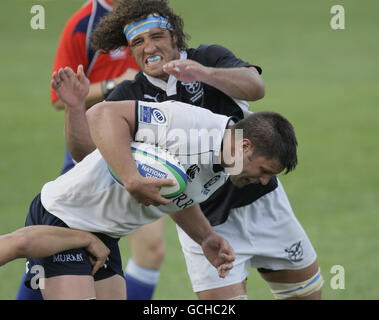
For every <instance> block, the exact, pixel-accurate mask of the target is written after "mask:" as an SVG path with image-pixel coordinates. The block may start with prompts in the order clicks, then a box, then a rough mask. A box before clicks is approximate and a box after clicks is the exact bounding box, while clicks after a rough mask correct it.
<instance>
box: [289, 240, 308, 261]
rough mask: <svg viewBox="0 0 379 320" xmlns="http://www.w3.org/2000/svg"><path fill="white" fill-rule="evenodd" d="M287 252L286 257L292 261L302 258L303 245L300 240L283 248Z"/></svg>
mask: <svg viewBox="0 0 379 320" xmlns="http://www.w3.org/2000/svg"><path fill="white" fill-rule="evenodd" d="M284 251H285V252H287V254H288V259H290V260H291V261H294V262H298V261H301V260H303V258H302V257H303V246H302V244H301V241H299V242H296V243H294V244H293V245H292V246H290V247H289V248H287V249H285V250H284Z"/></svg>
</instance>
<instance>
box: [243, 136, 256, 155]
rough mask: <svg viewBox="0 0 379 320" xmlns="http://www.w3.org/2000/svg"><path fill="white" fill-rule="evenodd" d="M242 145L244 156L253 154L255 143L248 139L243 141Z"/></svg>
mask: <svg viewBox="0 0 379 320" xmlns="http://www.w3.org/2000/svg"><path fill="white" fill-rule="evenodd" d="M241 145H242V150H243V153H244V154H246V153H251V152H252V151H253V149H254V145H253V142H252V141H250V140H249V139H246V138H244V139H242V141H241Z"/></svg>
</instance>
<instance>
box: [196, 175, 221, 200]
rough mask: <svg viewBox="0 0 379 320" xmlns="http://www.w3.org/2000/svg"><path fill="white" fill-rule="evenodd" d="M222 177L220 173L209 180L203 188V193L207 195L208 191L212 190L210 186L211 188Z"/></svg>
mask: <svg viewBox="0 0 379 320" xmlns="http://www.w3.org/2000/svg"><path fill="white" fill-rule="evenodd" d="M220 178H221V176H220V175H217V176H214V177H213V178H212V179H211V180H209V181H208V182H207V183H206V184H205V185H204V189H203V190H201V193H202V194H204V195H206V196H207V195H208V193H209V192H210V191H211V190H210V189H209V188H210V187H211V186H213V185H214V184H215V183H216V182H217V181H218V180H220Z"/></svg>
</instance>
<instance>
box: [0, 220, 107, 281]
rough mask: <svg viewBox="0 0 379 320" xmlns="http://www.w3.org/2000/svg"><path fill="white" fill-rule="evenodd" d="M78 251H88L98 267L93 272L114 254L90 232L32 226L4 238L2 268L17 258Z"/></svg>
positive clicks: (0, 256)
mask: <svg viewBox="0 0 379 320" xmlns="http://www.w3.org/2000/svg"><path fill="white" fill-rule="evenodd" d="M75 248H85V249H86V250H87V251H88V252H89V253H90V254H91V255H92V258H91V262H92V263H93V264H94V269H93V273H94V274H95V273H96V271H97V270H98V269H99V268H100V267H101V266H102V265H103V264H104V263H105V260H106V258H107V257H108V255H109V253H110V251H109V249H108V248H107V247H106V246H105V245H104V243H103V242H102V241H101V240H100V239H99V238H97V237H96V236H95V235H93V234H92V233H90V232H86V231H81V230H73V229H69V228H62V227H53V226H42V225H39V226H29V227H24V228H21V229H18V230H16V231H14V232H12V233H9V234H6V235H3V236H1V237H0V265H3V264H5V263H7V262H9V261H12V260H14V259H17V258H38V257H46V256H50V255H53V254H55V253H57V252H61V251H66V250H69V249H75Z"/></svg>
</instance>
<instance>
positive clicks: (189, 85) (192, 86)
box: [182, 81, 200, 94]
mask: <svg viewBox="0 0 379 320" xmlns="http://www.w3.org/2000/svg"><path fill="white" fill-rule="evenodd" d="M182 84H183V86H184V87H185V88H186V90H187V92H188V93H189V94H195V93H197V92H198V91H199V90H200V82H199V81H193V82H182Z"/></svg>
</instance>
